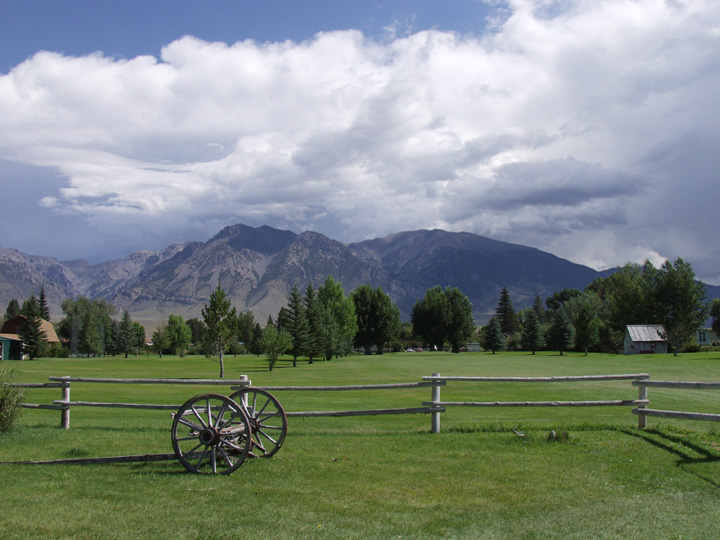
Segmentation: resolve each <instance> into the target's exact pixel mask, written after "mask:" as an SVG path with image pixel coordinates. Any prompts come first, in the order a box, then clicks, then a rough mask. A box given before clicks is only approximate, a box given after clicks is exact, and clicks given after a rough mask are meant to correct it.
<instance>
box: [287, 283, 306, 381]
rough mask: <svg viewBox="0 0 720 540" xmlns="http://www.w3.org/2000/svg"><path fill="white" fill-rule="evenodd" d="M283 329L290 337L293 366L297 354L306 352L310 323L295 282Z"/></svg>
mask: <svg viewBox="0 0 720 540" xmlns="http://www.w3.org/2000/svg"><path fill="white" fill-rule="evenodd" d="M284 330H286V331H287V332H288V334H290V337H291V338H292V345H291V347H290V352H291V354H292V357H293V367H296V366H297V359H298V356H303V355H306V354H307V353H308V349H309V347H308V343H309V339H310V325H309V323H308V318H307V315H306V313H305V306H304V304H303V299H302V296H300V291H299V290H298V286H297V283H296V284H295V285H293V288H292V290H291V291H290V300H289V302H288V308H287V322H286V323H285V326H284Z"/></svg>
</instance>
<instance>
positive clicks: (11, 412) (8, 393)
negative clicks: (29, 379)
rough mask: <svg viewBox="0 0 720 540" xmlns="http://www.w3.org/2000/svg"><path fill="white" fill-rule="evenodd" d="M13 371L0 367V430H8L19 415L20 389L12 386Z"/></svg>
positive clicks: (20, 409)
mask: <svg viewBox="0 0 720 540" xmlns="http://www.w3.org/2000/svg"><path fill="white" fill-rule="evenodd" d="M12 379H13V372H12V371H6V370H4V369H0V431H1V432H6V431H10V430H12V429H13V428H14V427H15V421H16V420H17V419H18V417H19V416H20V412H21V411H22V408H21V407H20V403H21V402H22V397H23V393H22V391H21V390H20V389H19V388H17V387H15V386H12Z"/></svg>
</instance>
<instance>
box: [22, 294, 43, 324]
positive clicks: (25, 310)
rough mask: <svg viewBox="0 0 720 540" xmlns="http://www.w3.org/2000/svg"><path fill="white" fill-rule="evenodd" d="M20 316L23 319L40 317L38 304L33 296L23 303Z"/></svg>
mask: <svg viewBox="0 0 720 540" xmlns="http://www.w3.org/2000/svg"><path fill="white" fill-rule="evenodd" d="M21 314H22V315H24V316H25V317H28V318H29V317H40V302H38V299H37V296H35V295H34V294H33V295H32V296H31V297H30V298H28V299H27V300H25V301H24V302H23V306H22V310H21Z"/></svg>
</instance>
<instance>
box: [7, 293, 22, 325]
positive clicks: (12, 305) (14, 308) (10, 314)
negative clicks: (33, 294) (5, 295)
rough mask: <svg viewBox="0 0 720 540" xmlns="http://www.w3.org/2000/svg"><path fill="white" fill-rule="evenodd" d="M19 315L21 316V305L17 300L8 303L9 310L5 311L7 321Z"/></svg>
mask: <svg viewBox="0 0 720 540" xmlns="http://www.w3.org/2000/svg"><path fill="white" fill-rule="evenodd" d="M18 315H20V304H19V303H18V301H17V300H15V298H13V299H12V300H10V302H8V306H7V310H6V311H5V319H6V320H8V321H9V320H10V319H14V318H15V317H17V316H18Z"/></svg>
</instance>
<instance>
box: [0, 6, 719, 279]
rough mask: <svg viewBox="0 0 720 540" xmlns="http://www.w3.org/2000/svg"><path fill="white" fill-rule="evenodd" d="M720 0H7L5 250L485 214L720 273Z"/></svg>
mask: <svg viewBox="0 0 720 540" xmlns="http://www.w3.org/2000/svg"><path fill="white" fill-rule="evenodd" d="M719 95H720V2H717V1H716V0H398V1H384V0H378V1H373V0H362V1H360V0H332V1H331V0H315V1H312V2H310V1H308V2H298V1H297V0H264V1H263V2H258V1H257V0H252V1H251V0H233V1H230V0H217V1H213V0H195V1H191V0H172V1H171V0H155V1H153V2H147V0H142V1H136V0H123V1H114V0H106V1H104V2H97V1H95V0H93V1H80V0H65V1H63V2H46V1H43V0H0V209H1V210H0V212H1V213H2V216H1V217H0V246H2V247H4V248H14V249H18V250H21V251H24V252H26V253H29V254H33V255H44V256H52V257H56V258H58V259H60V260H69V259H77V258H84V259H87V260H89V261H91V262H102V261H106V260H111V259H116V258H120V257H123V256H126V255H128V254H130V253H132V252H134V251H138V250H152V251H156V250H160V249H162V248H164V247H166V246H167V245H169V244H171V243H173V242H182V241H190V240H193V241H207V240H208V239H209V238H211V237H212V236H213V235H214V234H216V233H217V232H218V231H220V230H221V229H222V228H223V227H224V226H226V225H232V224H237V223H244V224H247V225H251V226H260V225H269V226H272V227H276V228H280V229H288V230H292V231H295V232H298V233H299V232H302V231H305V230H314V231H317V232H320V233H323V234H325V235H327V236H329V237H330V238H333V239H336V240H340V241H342V242H356V241H362V240H366V239H370V238H376V237H381V236H385V235H388V234H391V233H395V232H400V231H408V230H415V229H433V228H439V229H444V230H448V231H467V232H472V233H476V234H480V235H484V236H488V237H491V238H494V239H497V240H502V241H506V242H513V243H517V244H523V245H526V246H532V247H536V248H538V249H541V250H544V251H548V252H550V253H553V254H555V255H558V256H560V257H563V258H566V259H569V260H571V261H573V262H577V263H580V264H585V265H587V266H590V267H592V268H595V269H598V270H600V269H605V268H609V267H614V266H617V265H622V264H625V263H626V262H640V263H641V262H643V261H644V260H650V261H651V262H653V263H654V264H655V265H656V266H658V265H660V264H661V263H662V262H663V261H664V260H665V259H670V260H675V259H676V258H677V257H682V258H683V259H684V260H686V261H688V262H690V263H691V264H692V265H693V269H694V270H695V272H696V274H697V276H698V277H699V278H701V279H703V280H704V281H706V282H707V283H712V284H720V242H719V241H718V235H717V231H718V230H720V212H718V211H717V208H718V201H720V181H719V180H720V179H719V178H718V176H719V171H720V150H719V149H720V99H719V98H718V96H719Z"/></svg>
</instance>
